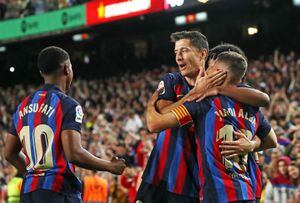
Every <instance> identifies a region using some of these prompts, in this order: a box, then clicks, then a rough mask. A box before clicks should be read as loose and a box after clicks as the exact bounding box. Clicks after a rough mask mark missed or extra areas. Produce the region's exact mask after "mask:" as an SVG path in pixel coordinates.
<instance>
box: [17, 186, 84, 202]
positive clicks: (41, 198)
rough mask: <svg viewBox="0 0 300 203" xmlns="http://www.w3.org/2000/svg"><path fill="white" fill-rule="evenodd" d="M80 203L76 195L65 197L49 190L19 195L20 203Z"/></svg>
mask: <svg viewBox="0 0 300 203" xmlns="http://www.w3.org/2000/svg"><path fill="white" fill-rule="evenodd" d="M41 202H42V203H54V202H55V203H82V200H81V198H79V197H77V196H76V195H66V194H62V193H58V192H54V191H51V190H43V189H40V190H36V191H34V192H29V193H25V194H21V203H41Z"/></svg>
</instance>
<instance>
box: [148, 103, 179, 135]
mask: <svg viewBox="0 0 300 203" xmlns="http://www.w3.org/2000/svg"><path fill="white" fill-rule="evenodd" d="M146 123H147V127H148V130H149V131H150V132H156V133H157V132H160V131H162V130H165V129H168V128H171V127H175V126H177V125H179V124H178V122H177V119H176V117H175V115H174V114H173V113H171V112H168V113H165V114H160V113H158V112H157V111H156V109H155V107H154V106H153V105H148V107H147V111H146Z"/></svg>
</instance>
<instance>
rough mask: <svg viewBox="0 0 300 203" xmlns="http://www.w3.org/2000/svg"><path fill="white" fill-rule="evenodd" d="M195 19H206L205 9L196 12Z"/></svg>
mask: <svg viewBox="0 0 300 203" xmlns="http://www.w3.org/2000/svg"><path fill="white" fill-rule="evenodd" d="M196 21H197V22H204V21H207V13H206V12H205V11H204V12H200V13H196Z"/></svg>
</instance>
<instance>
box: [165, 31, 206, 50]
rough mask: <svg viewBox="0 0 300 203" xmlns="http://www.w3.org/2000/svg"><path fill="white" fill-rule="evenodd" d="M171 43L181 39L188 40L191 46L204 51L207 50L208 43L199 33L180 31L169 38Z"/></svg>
mask: <svg viewBox="0 0 300 203" xmlns="http://www.w3.org/2000/svg"><path fill="white" fill-rule="evenodd" d="M170 38H171V42H177V41H178V40H182V39H189V40H190V43H191V45H193V46H194V47H196V48H197V49H199V50H202V49H206V50H207V51H208V50H209V46H208V41H207V38H206V37H205V35H203V34H202V33H201V32H199V31H181V32H174V33H172V34H171V36H170Z"/></svg>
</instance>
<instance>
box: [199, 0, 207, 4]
mask: <svg viewBox="0 0 300 203" xmlns="http://www.w3.org/2000/svg"><path fill="white" fill-rule="evenodd" d="M198 1H199V2H200V3H204V4H205V3H207V2H208V0H198Z"/></svg>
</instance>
